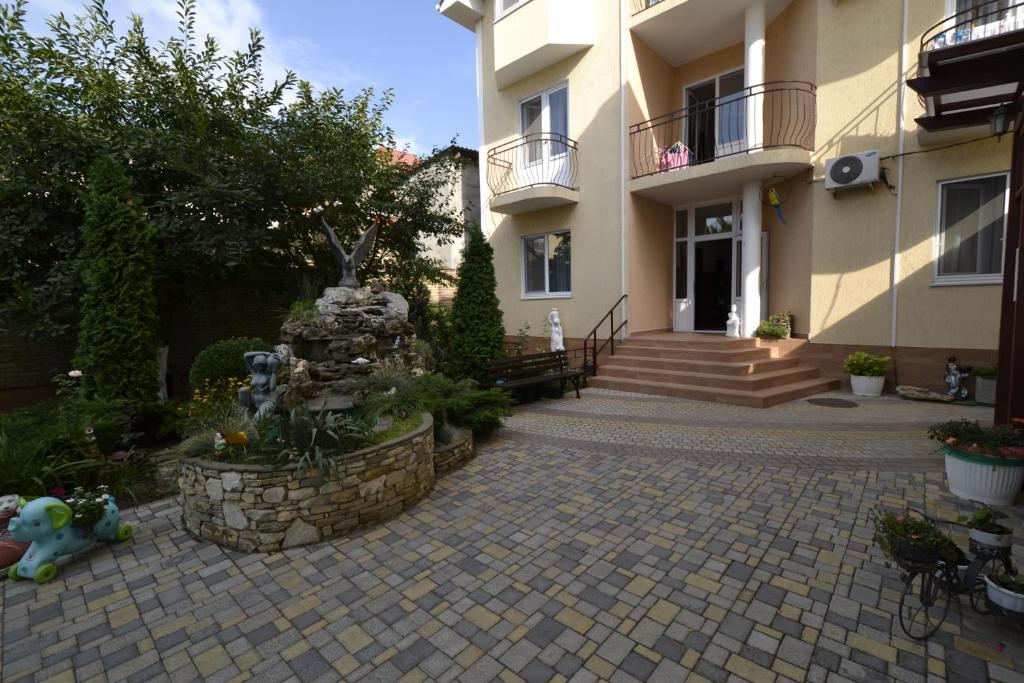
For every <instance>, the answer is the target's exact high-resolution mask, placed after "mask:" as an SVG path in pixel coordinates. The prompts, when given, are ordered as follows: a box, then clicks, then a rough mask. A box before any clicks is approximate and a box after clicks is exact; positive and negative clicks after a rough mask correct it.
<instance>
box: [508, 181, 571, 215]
mask: <svg viewBox="0 0 1024 683" xmlns="http://www.w3.org/2000/svg"><path fill="white" fill-rule="evenodd" d="M579 201H580V193H579V190H573V189H570V188H568V187H562V186H560V185H534V186H533V187H524V188H523V189H521V190H512V191H511V192H505V193H503V194H499V195H495V196H494V197H491V211H494V212H495V213H503V214H506V215H509V216H514V215H517V214H521V213H530V212H531V211H540V210H541V209H550V208H553V207H556V206H565V205H567V204H576V203H578V202H579Z"/></svg>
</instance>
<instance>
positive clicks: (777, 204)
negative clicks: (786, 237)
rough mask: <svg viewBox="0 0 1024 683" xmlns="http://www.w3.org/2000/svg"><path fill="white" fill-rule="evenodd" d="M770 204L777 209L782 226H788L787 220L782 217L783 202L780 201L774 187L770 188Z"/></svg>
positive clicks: (776, 212)
mask: <svg viewBox="0 0 1024 683" xmlns="http://www.w3.org/2000/svg"><path fill="white" fill-rule="evenodd" d="M768 204H769V205H771V206H772V208H774V209H775V214H776V215H777V216H778V217H779V220H780V221H782V224H783V225H785V224H786V218H785V217H784V216H783V215H782V200H781V199H779V193H778V192H776V191H775V188H774V187H769V188H768Z"/></svg>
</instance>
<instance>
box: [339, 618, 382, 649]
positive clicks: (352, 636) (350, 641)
mask: <svg viewBox="0 0 1024 683" xmlns="http://www.w3.org/2000/svg"><path fill="white" fill-rule="evenodd" d="M337 638H338V642H340V643H341V644H342V645H344V646H345V649H346V650H348V651H349V652H351V653H352V654H355V653H356V652H359V651H360V650H362V649H363V648H364V647H366V646H367V645H369V644H370V643H372V642H373V638H371V637H370V635H369V634H368V633H367V632H366V631H364V630H363V628H362V626H360V625H359V624H352V625H351V626H349V627H348V628H347V629H345V630H344V631H342V632H341V633H339V634H338V636H337Z"/></svg>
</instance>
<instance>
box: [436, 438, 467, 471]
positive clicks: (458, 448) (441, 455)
mask: <svg viewBox="0 0 1024 683" xmlns="http://www.w3.org/2000/svg"><path fill="white" fill-rule="evenodd" d="M472 457H473V432H471V431H468V430H467V431H466V433H465V434H463V435H462V436H460V437H459V438H458V439H456V440H455V441H454V442H452V443H450V444H446V445H444V446H441V447H440V448H435V449H434V473H435V474H436V475H437V476H439V477H440V476H441V475H444V474H447V473H449V472H451V471H452V470H454V469H457V468H459V467H462V466H463V465H464V464H466V463H467V462H469V459H470V458H472Z"/></svg>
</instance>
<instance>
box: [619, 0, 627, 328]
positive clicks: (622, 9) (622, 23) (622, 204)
mask: <svg viewBox="0 0 1024 683" xmlns="http://www.w3.org/2000/svg"><path fill="white" fill-rule="evenodd" d="M625 15H626V3H624V2H620V3H619V134H620V135H621V136H622V137H621V139H620V142H619V187H620V188H622V192H621V193H620V194H619V221H620V225H619V255H620V256H619V258H620V263H619V273H620V282H619V296H623V295H625V294H626V293H628V291H629V288H628V286H627V284H626V283H627V275H628V273H627V270H626V269H627V268H628V264H629V258H628V253H627V250H628V248H629V246H628V241H627V240H626V227H627V224H626V223H627V219H628V207H627V201H626V199H627V197H628V194H629V190H628V188H627V186H626V182H627V179H626V159H627V156H626V155H627V154H628V151H627V145H628V144H629V135H628V133H627V131H626V19H625ZM628 311H629V300H628V299H627V300H626V301H624V302H623V304H622V319H623V320H628V318H629V316H628V315H627V312H628ZM628 336H629V324H628V323H627V324H626V325H625V326H624V327H623V328H622V334H621V335H620V339H622V340H625V339H626V338H627V337H628Z"/></svg>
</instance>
